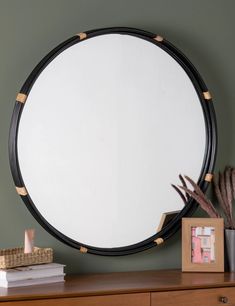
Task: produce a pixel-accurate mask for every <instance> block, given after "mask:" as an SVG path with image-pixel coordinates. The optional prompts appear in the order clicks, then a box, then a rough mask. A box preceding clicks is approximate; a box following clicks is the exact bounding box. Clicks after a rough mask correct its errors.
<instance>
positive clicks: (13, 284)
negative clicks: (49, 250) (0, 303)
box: [0, 275, 64, 288]
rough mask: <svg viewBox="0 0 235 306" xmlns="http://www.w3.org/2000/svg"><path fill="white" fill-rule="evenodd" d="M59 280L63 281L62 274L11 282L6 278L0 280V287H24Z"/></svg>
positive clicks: (57, 281)
mask: <svg viewBox="0 0 235 306" xmlns="http://www.w3.org/2000/svg"><path fill="white" fill-rule="evenodd" d="M59 282H64V275H59V276H51V277H44V278H34V279H23V280H18V281H11V282H8V281H7V280H0V287H3V288H13V287H25V286H32V285H42V284H51V283H59Z"/></svg>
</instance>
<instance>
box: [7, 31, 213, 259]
mask: <svg viewBox="0 0 235 306" xmlns="http://www.w3.org/2000/svg"><path fill="white" fill-rule="evenodd" d="M112 33H115V34H123V35H132V36H135V37H138V38H140V39H144V40H147V41H149V42H151V43H153V44H155V45H157V46H158V47H160V48H162V49H163V50H164V51H165V52H167V53H168V54H169V55H170V56H171V57H173V58H174V59H175V60H176V61H177V62H178V64H180V65H181V67H182V68H183V69H184V70H185V72H186V73H187V75H188V77H189V78H190V80H191V81H192V83H193V85H194V88H195V90H196V92H197V94H198V97H199V100H200V102H201V106H202V111H203V114H204V120H205V130H206V148H205V155H204V161H203V166H202V169H201V173H200V177H199V179H198V184H199V186H200V187H201V188H202V190H203V191H206V189H207V187H208V185H209V183H210V181H211V178H212V173H213V169H214V164H215V159H216V151H217V126H216V116H215V111H214V107H213V102H212V98H211V95H210V93H209V91H208V89H207V87H206V85H205V83H204V81H203V80H202V78H201V76H200V74H199V73H198V71H197V70H196V68H195V67H194V66H193V65H192V63H191V62H190V61H189V60H188V59H187V57H186V56H185V55H184V54H182V53H181V52H180V51H179V50H178V49H177V48H176V47H174V46H173V45H172V44H171V43H170V42H168V41H167V40H166V39H164V38H162V37H161V36H159V35H156V34H153V33H150V32H146V31H143V30H139V29H133V28H125V27H115V28H105V29H97V30H91V31H87V32H83V33H79V34H77V35H75V36H73V37H71V38H70V39H68V40H66V41H64V42H63V43H61V44H60V45H58V46H57V47H56V48H54V49H53V50H52V51H51V52H50V53H49V54H48V55H46V56H45V57H44V58H43V59H42V60H41V61H40V62H39V64H38V65H37V66H36V67H35V68H34V70H33V71H32V73H31V74H30V75H29V77H28V78H27V80H26V81H25V83H24V85H23V86H22V88H21V90H20V93H19V94H18V95H17V98H16V103H15V107H14V111H13V115H12V119H11V126H10V134H9V160H10V168H11V172H12V176H13V180H14V183H15V186H16V189H17V192H18V194H19V195H20V196H21V198H22V200H23V201H24V203H25V204H26V206H27V208H28V210H29V211H30V212H31V214H32V215H33V216H34V217H35V219H36V220H37V221H38V222H39V223H40V224H41V226H42V227H43V228H44V229H46V230H47V231H48V232H49V233H50V234H52V235H53V236H54V237H55V238H57V239H58V240H60V241H61V242H63V243H65V244H67V245H69V246H71V247H73V248H76V249H79V250H80V251H81V252H83V253H87V252H88V253H91V254H97V255H109V256H111V255H115V256H117V255H128V254H133V253H137V252H140V251H144V250H147V249H149V248H151V247H153V246H156V245H158V244H161V243H163V242H164V241H165V240H167V239H168V238H170V237H171V236H172V235H173V234H174V233H175V232H176V231H177V230H178V229H179V228H180V227H181V218H182V217H186V216H191V215H192V214H193V212H194V211H195V209H196V208H197V204H196V202H195V201H194V200H192V199H191V200H190V203H188V205H186V206H185V207H184V208H183V209H182V211H181V212H180V213H179V214H178V215H177V216H176V217H175V218H174V219H173V220H172V221H171V222H170V223H169V224H167V226H165V227H164V228H163V229H162V230H161V231H160V232H158V233H156V234H155V235H153V236H151V237H150V238H148V239H146V240H144V241H141V242H139V243H137V244H134V245H130V246H126V247H118V248H97V247H93V246H89V245H86V244H82V243H79V242H77V241H75V240H72V239H70V238H69V237H67V236H65V235H63V233H61V232H59V231H57V230H56V229H55V228H54V227H53V226H51V225H50V224H49V223H48V222H47V221H46V220H45V219H44V217H43V216H42V215H41V214H40V213H39V211H38V210H37V208H36V206H35V204H34V203H33V201H32V199H31V197H30V195H29V194H28V192H27V189H26V187H25V185H24V181H23V177H22V175H21V171H20V167H19V162H18V150H17V138H18V127H19V122H20V118H21V113H22V111H23V108H24V103H25V101H26V99H27V96H28V95H29V93H30V90H31V88H32V86H33V84H34V82H35V81H36V79H37V77H38V76H39V74H40V73H41V72H42V71H43V69H45V67H46V66H47V65H48V64H49V63H50V62H51V61H52V60H53V59H54V58H55V57H56V56H57V55H59V54H60V53H61V52H63V51H64V50H65V49H67V48H69V47H71V46H72V45H74V44H77V43H79V42H81V41H83V40H86V39H90V38H92V37H95V36H98V35H105V34H112Z"/></svg>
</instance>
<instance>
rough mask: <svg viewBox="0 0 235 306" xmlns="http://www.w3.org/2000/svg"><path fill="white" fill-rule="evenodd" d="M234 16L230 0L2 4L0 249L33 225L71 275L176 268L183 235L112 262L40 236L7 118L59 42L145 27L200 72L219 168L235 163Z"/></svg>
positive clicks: (4, 0)
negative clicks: (22, 192) (20, 186)
mask: <svg viewBox="0 0 235 306" xmlns="http://www.w3.org/2000/svg"><path fill="white" fill-rule="evenodd" d="M234 11H235V1H233V0H204V1H202V0H145V1H144V0H116V1H114V0H37V1H36V0H0V103H1V112H0V116H1V118H0V148H1V150H0V248H8V247H15V246H20V245H21V244H22V242H23V232H24V229H25V228H29V227H34V228H36V233H37V235H36V236H37V238H36V244H37V245H39V246H50V247H52V248H53V249H54V251H55V260H56V261H58V262H61V263H65V264H66V265H67V272H68V273H87V272H106V271H124V270H125V271H127V270H144V269H162V268H179V267H180V266H181V241H180V233H178V234H177V235H175V236H174V237H173V238H172V239H170V240H169V241H167V242H166V243H165V244H164V245H163V246H160V247H158V248H157V247H156V248H153V249H151V250H148V251H145V252H142V253H138V254H135V255H130V256H124V257H115V258H113V257H99V256H94V255H90V254H86V255H82V254H80V253H79V252H78V251H77V250H74V249H72V248H70V247H67V246H65V245H63V244H62V243H60V242H59V241H56V240H55V239H54V238H53V237H52V236H50V235H49V234H48V233H47V232H45V231H44V230H43V229H42V228H41V227H40V226H39V225H38V224H37V222H36V221H35V220H34V219H33V217H32V216H31V215H30V213H29V212H28V210H27V209H26V207H25V206H24V204H23V202H22V201H21V199H20V198H19V197H18V196H17V194H16V192H15V188H14V184H13V181H12V178H11V174H10V170H9V165H8V153H7V141H8V130H9V123H10V118H11V113H12V110H13V106H14V100H15V96H16V94H17V92H18V91H19V89H20V87H21V85H22V83H23V82H24V80H25V79H26V77H27V76H28V74H29V73H30V72H31V70H32V69H33V68H34V66H35V65H36V64H37V63H38V61H39V60H40V59H41V58H42V57H43V56H44V55H45V54H46V53H48V52H49V51H50V50H51V49H52V48H53V47H55V46H56V45H57V44H59V43H60V42H61V41H63V40H65V39H67V38H69V37H71V36H72V35H74V34H75V33H78V32H82V31H86V30H88V29H94V28H100V27H111V26H127V27H136V28H140V29H145V30H149V31H152V32H155V33H158V34H161V35H162V36H164V37H166V38H167V39H168V40H170V41H171V42H172V43H174V44H175V45H176V46H177V47H178V48H180V49H181V50H182V51H183V52H184V53H185V54H186V55H187V56H188V57H189V58H190V59H191V61H192V62H193V63H194V64H195V66H196V67H197V68H198V70H199V71H200V73H201V75H202V76H203V78H204V80H205V81H206V83H207V86H208V88H209V89H210V91H211V93H212V94H213V97H214V102H215V109H216V113H217V117H218V128H219V151H218V158H217V169H218V168H222V167H224V165H225V164H233V165H235V161H234V159H235V152H234V151H235V137H233V134H234V131H235V119H234V118H233V116H234V114H235V103H234V102H235V61H234V54H235V52H234V51H235V38H234V29H235V18H234ZM166 167H167V166H166Z"/></svg>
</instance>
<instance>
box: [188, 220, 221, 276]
mask: <svg viewBox="0 0 235 306" xmlns="http://www.w3.org/2000/svg"><path fill="white" fill-rule="evenodd" d="M182 271H183V272H224V219H222V218H182Z"/></svg>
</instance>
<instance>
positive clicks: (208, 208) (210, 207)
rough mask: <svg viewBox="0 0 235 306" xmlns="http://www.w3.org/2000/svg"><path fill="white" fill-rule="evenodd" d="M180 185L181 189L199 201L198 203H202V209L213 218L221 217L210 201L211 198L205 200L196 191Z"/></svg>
mask: <svg viewBox="0 0 235 306" xmlns="http://www.w3.org/2000/svg"><path fill="white" fill-rule="evenodd" d="M179 187H180V188H181V189H183V190H184V191H185V192H187V193H188V194H189V195H190V196H191V197H192V198H193V199H194V200H196V201H197V202H198V204H200V206H201V207H202V209H203V210H205V211H206V212H207V214H208V215H209V216H210V217H211V218H219V217H220V215H219V213H218V212H217V211H216V209H215V208H214V206H213V204H212V203H211V201H209V200H206V201H205V200H204V199H202V198H201V196H200V195H198V194H197V193H196V192H195V191H192V190H190V189H188V188H185V187H184V186H179Z"/></svg>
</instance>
